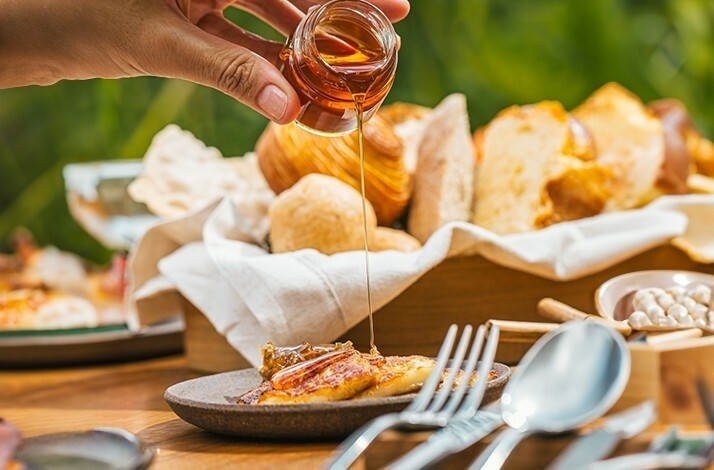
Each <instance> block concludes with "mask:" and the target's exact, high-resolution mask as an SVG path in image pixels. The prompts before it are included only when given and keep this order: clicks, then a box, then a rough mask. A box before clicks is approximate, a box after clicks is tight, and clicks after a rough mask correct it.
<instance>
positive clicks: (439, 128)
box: [407, 94, 474, 243]
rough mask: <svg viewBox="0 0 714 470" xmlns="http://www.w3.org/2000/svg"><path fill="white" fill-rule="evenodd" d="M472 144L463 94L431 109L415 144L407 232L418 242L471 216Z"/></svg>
mask: <svg viewBox="0 0 714 470" xmlns="http://www.w3.org/2000/svg"><path fill="white" fill-rule="evenodd" d="M473 169H474V147H473V139H472V136H471V129H470V126H469V117H468V113H467V111H466V97H465V96H464V95H461V94H453V95H449V96H447V97H446V98H444V100H443V101H442V102H441V103H440V104H439V105H438V106H437V107H436V108H434V110H433V111H432V112H431V114H430V115H429V118H428V119H427V121H426V131H425V133H424V136H423V137H422V141H421V144H420V145H419V161H418V162H417V168H416V173H415V175H414V196H413V197H412V205H411V208H410V210H409V219H408V225H407V227H408V231H409V233H411V234H412V235H414V236H415V237H416V238H417V239H418V240H419V241H420V242H422V243H425V242H426V240H427V239H428V238H429V237H430V236H431V234H432V233H434V232H435V231H436V230H437V229H438V228H439V227H441V226H442V225H444V224H446V223H448V222H453V221H467V220H469V219H470V217H471V204H472V198H473V187H474V185H473V180H474V173H473Z"/></svg>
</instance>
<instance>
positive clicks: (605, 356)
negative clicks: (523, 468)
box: [469, 321, 630, 470]
mask: <svg viewBox="0 0 714 470" xmlns="http://www.w3.org/2000/svg"><path fill="white" fill-rule="evenodd" d="M629 376H630V353H629V351H628V349H627V345H626V344H625V340H624V339H623V338H622V335H621V334H619V333H617V332H615V331H613V330H612V329H611V328H609V327H607V326H604V325H601V324H599V323H595V322H586V321H571V322H568V323H564V324H563V325H562V326H560V327H559V328H558V329H557V330H555V331H552V332H550V333H548V334H547V335H545V336H543V337H542V338H541V339H540V340H538V342H536V344H534V345H533V347H532V348H531V349H530V350H529V351H528V353H527V354H526V355H525V357H524V358H523V360H522V361H521V364H520V366H519V367H518V368H517V369H516V372H515V373H514V374H513V376H512V378H511V380H510V382H509V383H508V385H507V386H506V389H505V390H504V392H503V396H502V398H501V416H502V417H503V420H504V422H505V423H506V424H507V425H508V427H507V428H506V429H504V430H503V431H502V432H501V433H500V434H499V435H498V437H496V439H494V441H493V442H492V443H491V445H489V446H488V448H487V449H486V450H485V451H484V452H483V453H482V454H481V455H480V456H479V457H478V458H477V459H476V460H475V461H474V462H473V463H472V464H471V467H469V468H470V469H472V470H476V469H486V470H494V469H498V468H501V466H502V465H503V464H504V463H505V461H506V459H507V458H508V456H509V455H510V453H511V451H513V449H515V448H516V446H517V445H518V444H519V443H520V442H521V441H522V440H523V439H525V438H526V437H528V436H530V435H531V434H535V433H540V432H547V433H561V432H565V431H569V430H572V429H575V428H577V427H579V426H582V425H583V424H586V423H587V422H589V421H592V420H593V419H596V418H598V417H600V416H602V415H603V414H605V412H607V410H609V409H610V407H611V406H612V405H613V404H614V403H615V401H617V399H618V398H619V397H620V395H621V394H622V391H623V390H624V388H625V385H626V384H627V380H628V378H629Z"/></svg>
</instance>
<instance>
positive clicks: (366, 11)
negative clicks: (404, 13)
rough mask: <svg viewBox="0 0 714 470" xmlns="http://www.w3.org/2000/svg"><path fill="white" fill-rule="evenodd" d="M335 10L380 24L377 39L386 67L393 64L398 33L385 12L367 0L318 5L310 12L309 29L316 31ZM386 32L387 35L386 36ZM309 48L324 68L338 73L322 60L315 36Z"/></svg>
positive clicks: (336, 0)
mask: <svg viewBox="0 0 714 470" xmlns="http://www.w3.org/2000/svg"><path fill="white" fill-rule="evenodd" d="M313 8H316V10H314V12H313V11H311V10H312V9H313ZM334 8H339V9H340V10H345V11H349V12H351V13H357V14H358V15H360V17H361V18H362V19H363V20H364V21H365V22H368V21H369V20H370V19H373V20H376V21H377V22H378V26H379V32H380V33H381V34H377V35H376V37H377V39H378V40H379V41H380V44H381V45H382V47H383V49H384V50H385V52H386V57H385V59H384V63H385V65H388V64H390V63H392V61H393V60H394V58H395V56H396V53H397V45H398V41H397V39H396V38H397V33H396V31H395V30H394V26H392V22H391V21H389V18H387V16H386V15H385V14H384V12H382V10H380V9H379V8H377V7H376V6H375V5H373V4H372V3H370V2H367V1H365V0H331V1H329V2H327V3H324V4H322V5H316V6H314V7H312V8H311V9H310V10H308V17H306V19H307V20H308V21H309V23H308V25H307V26H308V27H309V29H310V30H311V31H314V30H315V29H316V28H317V27H318V26H319V25H320V21H321V20H322V19H323V18H324V17H325V14H326V13H327V12H329V11H330V10H331V9H334ZM367 15H368V16H367ZM385 32H386V33H387V34H384V33H385ZM308 47H309V48H310V49H311V50H312V51H313V53H314V54H315V57H316V58H318V60H319V61H320V63H321V65H322V66H324V67H326V68H327V69H329V70H330V71H332V72H334V73H338V71H337V70H335V69H334V68H333V67H332V65H330V64H329V63H328V62H327V61H325V60H324V59H323V58H322V55H321V54H320V51H319V49H318V47H317V43H316V41H315V35H314V34H313V35H311V36H310V39H309V43H308Z"/></svg>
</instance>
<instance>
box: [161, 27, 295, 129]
mask: <svg viewBox="0 0 714 470" xmlns="http://www.w3.org/2000/svg"><path fill="white" fill-rule="evenodd" d="M155 44H156V47H155V48H152V49H155V50H153V51H152V52H153V54H152V55H154V56H155V57H154V58H153V60H152V63H153V64H154V65H155V67H152V68H158V70H156V71H155V72H156V74H157V75H162V76H165V77H172V78H181V79H184V80H189V81H192V82H195V83H200V84H202V85H206V86H209V87H212V88H215V89H217V90H219V91H222V92H223V93H225V94H227V95H229V96H232V97H233V98H235V99H236V100H238V101H240V102H242V103H244V104H246V105H247V106H250V107H251V108H253V109H254V110H256V111H258V112H259V113H261V114H263V115H264V116H266V117H267V118H269V119H271V120H272V121H275V122H277V123H278V124H287V123H288V122H290V121H292V120H293V119H295V118H296V117H297V114H298V112H299V110H300V100H299V98H298V96H297V94H296V93H295V90H294V89H293V88H292V87H291V86H290V84H289V83H288V81H287V80H285V77H283V76H282V74H281V73H280V72H279V71H278V69H277V68H275V66H274V65H272V64H271V63H270V62H268V61H267V60H265V59H264V58H262V57H261V56H259V55H258V54H255V53H253V52H251V51H250V50H248V49H246V48H244V47H242V46H239V45H236V44H233V43H231V42H228V41H226V40H224V39H221V38H219V37H216V36H213V35H211V34H209V33H207V32H205V31H203V30H202V29H200V28H198V27H196V26H193V25H187V26H186V27H182V28H179V29H178V30H177V29H174V30H173V31H169V32H168V40H166V41H157V42H156V43H155Z"/></svg>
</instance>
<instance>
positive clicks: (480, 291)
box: [185, 245, 714, 372]
mask: <svg viewBox="0 0 714 470" xmlns="http://www.w3.org/2000/svg"><path fill="white" fill-rule="evenodd" d="M648 269H681V270H688V271H701V272H708V273H713V274H714V265H702V264H697V263H694V262H693V261H691V260H690V259H689V258H688V257H687V256H686V255H685V254H684V253H682V252H681V251H679V250H677V249H676V248H674V247H671V246H668V245H667V246H661V247H657V248H654V249H652V250H649V251H647V252H645V253H642V254H640V255H638V256H636V257H633V258H630V259H628V260H626V261H624V262H622V263H619V264H617V265H615V266H613V267H611V268H608V269H606V270H604V271H601V272H598V273H596V274H593V275H590V276H586V277H584V278H581V279H577V280H574V281H567V282H558V281H550V280H547V279H543V278H539V277H536V276H533V275H530V274H526V273H523V272H520V271H515V270H513V269H509V268H504V267H502V266H499V265H496V264H494V263H491V262H490V261H488V260H486V259H484V258H482V257H480V256H467V257H459V258H450V259H447V260H445V261H444V262H443V263H441V264H440V265H439V266H437V267H435V268H434V269H433V270H431V271H429V272H428V273H427V274H425V275H424V276H423V277H422V278H421V279H419V280H418V281H417V282H416V283H414V284H413V285H412V286H410V287H409V288H408V289H407V290H406V291H405V292H403V293H402V294H401V295H400V296H399V297H397V298H396V299H394V300H393V301H392V302H390V303H389V304H388V305H386V306H385V307H384V308H382V309H380V310H379V311H378V312H376V313H375V316H374V323H375V333H376V340H377V344H378V346H379V349H380V351H382V353H384V354H402V355H406V354H424V355H435V354H436V352H437V350H438V347H439V345H440V344H441V340H442V339H443V336H444V334H445V332H446V330H447V328H448V326H449V325H450V324H452V323H458V324H462V325H463V324H466V323H472V324H475V325H478V324H481V323H484V322H486V321H487V320H488V319H492V318H496V319H501V320H518V321H533V322H543V321H546V320H544V319H543V318H542V317H540V316H539V315H538V314H537V312H536V304H537V303H538V301H539V300H540V299H542V298H543V297H553V298H555V299H558V300H560V301H562V302H565V303H567V304H569V305H571V306H573V307H575V308H577V309H580V310H583V311H586V312H593V311H594V310H595V309H594V302H593V295H594V292H595V289H597V287H598V286H599V285H600V284H602V283H603V282H604V281H606V280H608V279H610V278H612V277H614V276H617V275H619V274H623V273H627V272H632V271H641V270H648ZM186 304H187V305H186V334H185V338H186V348H185V349H186V354H187V356H188V360H189V364H190V365H191V366H192V367H194V368H197V369H199V370H203V371H209V372H217V371H226V370H233V369H237V368H242V367H247V362H246V361H245V359H243V358H242V357H241V356H240V354H238V353H237V352H236V351H235V350H234V349H233V348H232V347H231V346H230V345H228V343H227V342H226V340H225V339H224V338H223V337H222V336H220V335H219V334H218V333H217V332H216V331H215V330H214V329H213V327H212V326H211V324H210V323H209V322H208V320H206V318H205V317H203V315H201V314H200V313H199V312H198V311H196V309H195V308H194V307H193V306H192V305H190V304H188V302H186ZM341 339H342V340H347V339H349V340H351V341H352V342H354V343H355V346H356V347H357V348H359V349H361V350H365V351H366V350H368V349H369V325H368V322H367V321H366V320H365V321H363V322H362V323H360V324H359V325H357V326H356V327H354V328H353V329H352V330H350V331H348V332H347V333H345V334H344V335H343V337H342V338H341ZM530 344H532V342H528V341H525V342H523V341H520V342H519V341H516V342H503V343H501V345H500V346H499V353H498V356H497V360H498V361H499V362H504V363H507V364H513V363H516V362H517V361H518V360H519V359H520V358H521V357H522V355H523V354H524V353H525V351H526V350H527V349H528V348H529V347H530Z"/></svg>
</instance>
